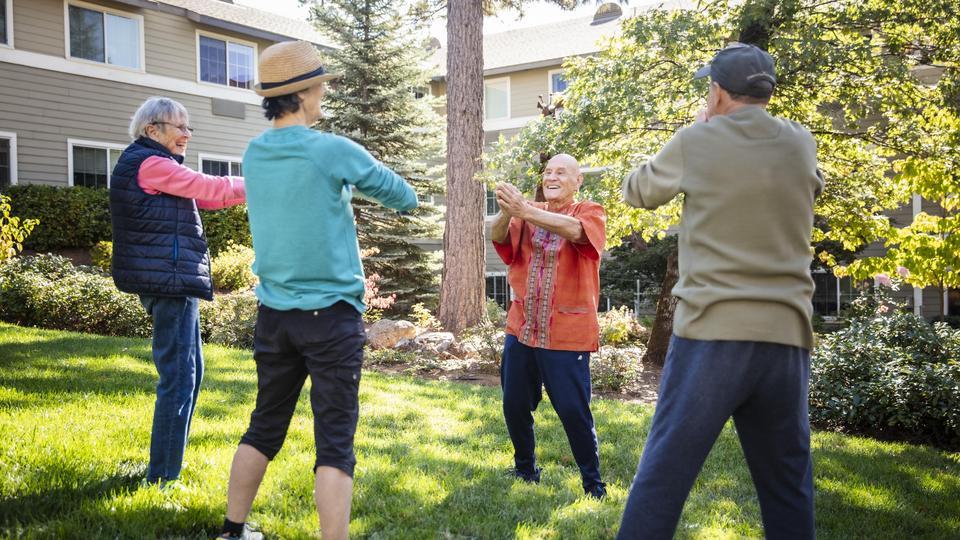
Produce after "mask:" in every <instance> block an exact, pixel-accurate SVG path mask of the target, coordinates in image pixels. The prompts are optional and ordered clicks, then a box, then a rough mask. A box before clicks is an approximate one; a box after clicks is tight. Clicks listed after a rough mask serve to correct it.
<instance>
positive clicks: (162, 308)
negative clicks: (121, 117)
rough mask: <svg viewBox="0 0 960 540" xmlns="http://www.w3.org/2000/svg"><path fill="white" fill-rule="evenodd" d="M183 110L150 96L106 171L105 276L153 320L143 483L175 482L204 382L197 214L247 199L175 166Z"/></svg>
mask: <svg viewBox="0 0 960 540" xmlns="http://www.w3.org/2000/svg"><path fill="white" fill-rule="evenodd" d="M188 122H189V115H188V114H187V110H186V108H184V106H183V105H181V104H180V103H177V102H176V101H173V100H172V99H168V98H163V97H153V98H150V99H148V100H147V101H146V102H144V103H143V105H141V106H140V108H139V109H137V112H136V113H135V114H134V115H133V119H132V121H131V123H130V137H131V138H132V139H133V142H132V143H131V144H130V146H128V147H127V148H126V149H125V150H124V151H123V154H122V155H121V156H120V159H119V160H118V161H117V165H116V166H115V167H114V169H113V175H112V177H111V181H110V215H111V219H112V222H113V280H114V283H116V285H117V288H118V289H120V290H121V291H124V292H128V293H133V294H137V295H139V296H140V301H141V303H142V304H143V307H144V308H145V309H146V310H147V313H149V314H150V317H151V318H152V319H153V361H154V363H155V364H156V366H157V372H158V373H159V375H160V380H159V382H158V383H157V400H156V403H155V405H154V413H153V432H152V434H151V437H150V465H149V468H148V469H147V482H150V483H167V482H170V481H173V480H176V479H177V478H178V477H179V476H180V469H181V467H182V465H183V452H184V449H185V448H186V445H187V434H188V433H189V431H190V420H191V418H192V417H193V411H194V408H195V406H196V403H197V395H198V394H199V392H200V381H201V380H202V379H203V355H202V354H201V351H200V312H199V299H201V298H202V299H205V300H212V299H213V286H212V283H211V280H210V256H209V254H208V252H207V239H206V235H204V233H203V223H202V222H201V221H200V214H199V212H198V211H197V210H198V208H200V209H206V210H212V209H217V208H224V207H227V206H232V205H236V204H241V203H243V202H244V201H245V199H246V191H245V189H244V183H243V179H242V178H236V177H227V176H210V175H206V174H202V173H199V172H197V171H194V170H192V169H190V168H188V167H185V166H184V165H183V158H184V155H185V154H186V151H187V143H188V142H189V141H190V138H191V137H192V134H193V129H192V128H191V127H190V126H189V123H188Z"/></svg>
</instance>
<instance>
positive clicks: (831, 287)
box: [813, 272, 839, 317]
mask: <svg viewBox="0 0 960 540" xmlns="http://www.w3.org/2000/svg"><path fill="white" fill-rule="evenodd" d="M813 286H814V289H813V312H814V313H816V314H817V315H821V316H828V317H835V316H836V315H837V311H838V307H839V306H838V305H837V300H838V299H837V277H836V276H834V275H833V272H814V273H813Z"/></svg>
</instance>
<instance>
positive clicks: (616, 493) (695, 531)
mask: <svg viewBox="0 0 960 540" xmlns="http://www.w3.org/2000/svg"><path fill="white" fill-rule="evenodd" d="M205 353H206V354H205V358H206V361H207V375H206V379H205V382H204V385H205V389H204V391H203V393H202V394H201V396H200V403H199V406H198V411H197V415H196V417H195V420H194V427H193V433H192V434H191V438H190V445H189V446H188V448H187V455H186V468H185V470H184V473H183V476H182V479H183V483H182V484H181V485H180V486H179V487H178V488H175V489H168V490H160V489H158V488H156V487H149V488H141V487H139V482H140V480H141V479H142V478H143V476H144V473H145V469H146V461H147V454H148V447H149V439H150V425H151V418H152V411H153V385H154V384H155V378H156V374H155V371H154V368H153V364H152V362H151V360H150V358H151V356H150V344H149V342H148V341H147V340H142V339H122V338H105V337H99V336H91V335H83V334H73V333H68V332H53V331H42V330H34V329H27V328H20V327H16V326H11V325H5V324H0V537H12V538H20V537H24V538H154V537H163V538H171V537H172V538H204V537H210V536H212V535H213V534H215V533H216V532H217V529H218V527H219V524H220V523H221V522H222V519H223V512H224V508H225V492H226V483H227V472H228V469H229V463H230V459H231V458H232V455H233V451H234V448H235V447H236V443H237V440H238V439H239V437H240V435H241V434H242V432H243V430H244V428H245V427H246V421H247V418H248V416H249V414H250V411H251V409H252V407H253V400H254V394H255V389H256V378H255V373H254V366H253V360H252V355H251V354H250V353H249V352H246V351H238V350H233V349H227V348H223V347H216V346H207V347H206V348H205ZM307 396H308V394H307V392H304V393H303V396H302V399H301V400H300V404H299V407H298V410H297V414H296V416H295V417H294V420H293V423H292V425H291V429H290V434H289V436H288V438H287V442H286V446H285V447H284V449H283V450H282V451H281V453H280V455H279V456H278V457H277V459H276V460H275V461H274V462H273V463H272V465H271V466H270V468H269V469H268V471H267V476H266V480H265V481H264V485H263V487H262V488H261V491H260V494H259V496H258V498H257V500H256V502H255V503H254V508H253V515H252V516H251V519H252V520H253V521H255V522H256V523H258V524H259V526H260V528H261V529H262V530H263V531H264V532H265V533H266V534H267V535H268V537H269V538H302V537H309V536H311V535H312V534H314V533H315V532H316V531H317V529H318V527H317V521H316V515H315V511H314V508H313V498H312V473H311V466H312V463H313V436H312V421H311V417H310V413H309V410H310V409H309V403H308V400H307ZM360 399H361V417H360V427H359V430H358V432H357V441H356V442H357V445H356V446H357V458H358V465H357V472H356V490H355V493H354V499H353V521H352V523H351V526H350V531H351V536H352V537H359V538H367V537H369V538H415V539H419V538H562V539H567V538H570V539H589V538H610V537H612V536H613V535H614V534H615V532H616V530H617V527H618V525H619V518H620V514H621V512H622V510H623V505H624V502H625V499H626V494H627V489H628V487H629V482H630V480H631V478H632V476H633V472H634V468H635V467H636V464H637V460H638V458H639V456H640V451H641V449H642V448H643V442H644V438H645V436H646V433H647V429H648V427H649V422H650V418H651V413H652V409H651V408H650V407H646V406H640V405H632V404H626V403H621V402H618V401H613V400H603V399H601V400H597V401H595V402H594V414H595V416H596V420H597V431H598V433H599V435H600V439H601V460H602V465H603V472H604V477H605V480H606V481H607V482H608V483H609V492H610V496H609V497H608V498H607V499H606V500H604V501H602V502H597V501H594V500H591V499H588V498H585V497H584V496H583V495H582V494H581V489H580V480H579V475H578V473H577V469H576V466H575V464H574V463H573V461H572V458H571V456H570V455H569V450H568V447H567V442H566V438H565V436H564V434H563V431H562V428H561V426H560V423H559V421H558V420H557V418H556V415H555V414H554V413H553V410H552V409H551V408H550V407H549V405H547V404H543V405H541V407H540V411H539V412H538V413H537V417H536V418H537V424H538V432H537V435H538V446H539V457H540V460H541V465H542V466H543V467H544V477H543V478H544V479H543V483H541V484H540V485H527V484H523V483H520V482H515V481H513V480H512V479H511V478H509V477H507V476H506V475H505V474H504V471H505V470H506V469H507V467H509V466H510V465H511V464H512V458H511V453H512V449H511V447H510V443H509V440H508V438H507V434H506V429H505V428H504V426H503V422H502V419H501V416H500V401H499V391H498V390H497V389H495V388H485V387H481V386H472V385H467V384H454V383H445V382H434V381H422V380H417V379H413V378H409V377H400V376H385V375H380V374H377V373H371V372H367V373H365V374H364V379H363V382H362V384H361V396H360ZM814 448H815V450H814V451H815V455H814V459H815V475H816V488H817V501H816V503H817V529H818V534H819V536H820V538H855V537H857V538H948V537H953V538H957V537H960V455H958V454H950V453H946V452H943V451H939V450H936V449H933V448H927V447H921V446H913V445H908V444H891V443H882V442H877V441H874V440H870V439H863V438H857V437H848V436H844V435H838V434H834V433H816V434H815V435H814ZM678 536H679V537H681V538H732V537H760V536H762V529H761V526H760V512H759V507H758V505H757V501H756V497H755V494H754V490H753V486H752V484H751V482H750V476H749V473H748V472H747V469H746V466H745V464H744V462H743V455H742V453H741V451H740V447H739V445H738V443H737V440H736V435H735V433H734V432H733V429H732V427H731V426H730V425H728V426H727V428H726V429H725V430H724V432H723V434H722V436H721V438H720V441H719V442H718V444H717V446H716V447H715V448H714V451H713V453H712V454H711V455H710V458H709V459H708V460H707V463H706V466H705V467H704V470H703V472H702V474H701V475H700V478H699V480H698V481H697V484H696V486H695V488H694V491H693V493H692V494H691V496H690V499H689V500H688V502H687V506H686V508H685V510H684V514H683V518H682V521H681V523H680V527H679V529H678Z"/></svg>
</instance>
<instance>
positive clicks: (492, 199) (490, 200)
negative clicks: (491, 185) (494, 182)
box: [487, 189, 500, 216]
mask: <svg viewBox="0 0 960 540" xmlns="http://www.w3.org/2000/svg"><path fill="white" fill-rule="evenodd" d="M498 212H500V205H499V204H498V203H497V194H496V193H494V192H493V190H492V189H488V190H487V215H488V216H495V215H497V213H498Z"/></svg>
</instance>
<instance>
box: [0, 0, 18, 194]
mask: <svg viewBox="0 0 960 540" xmlns="http://www.w3.org/2000/svg"><path fill="white" fill-rule="evenodd" d="M2 3H3V0H0V5H2ZM16 183H17V135H16V133H5V132H2V131H0V191H3V190H4V189H6V188H8V187H10V186H12V185H16Z"/></svg>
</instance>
